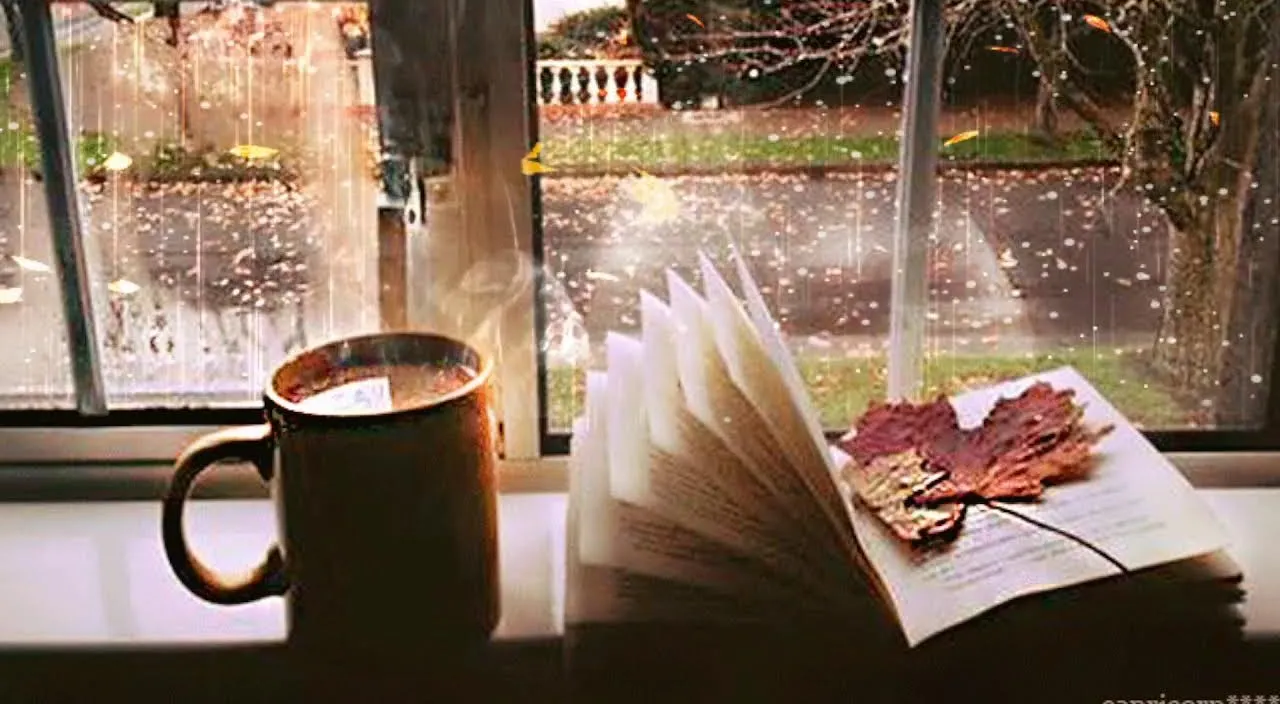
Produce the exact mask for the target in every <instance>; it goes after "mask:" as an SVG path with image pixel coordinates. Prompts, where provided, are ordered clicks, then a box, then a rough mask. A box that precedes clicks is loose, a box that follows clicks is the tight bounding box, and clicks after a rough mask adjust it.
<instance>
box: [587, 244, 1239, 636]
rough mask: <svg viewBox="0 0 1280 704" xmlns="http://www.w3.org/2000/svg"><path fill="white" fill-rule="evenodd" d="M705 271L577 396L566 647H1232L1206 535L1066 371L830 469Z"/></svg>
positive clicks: (738, 303)
mask: <svg viewBox="0 0 1280 704" xmlns="http://www.w3.org/2000/svg"><path fill="white" fill-rule="evenodd" d="M699 268H700V274H701V279H702V281H703V286H704V287H703V290H702V291H701V292H699V291H697V290H695V288H694V287H692V286H690V285H689V284H688V283H687V282H686V281H684V280H683V279H681V278H680V277H679V276H677V275H676V274H674V273H671V272H668V275H667V291H666V296H665V299H664V298H663V297H660V296H658V295H655V294H653V293H650V292H644V293H642V294H641V296H640V320H641V331H640V332H639V334H638V335H635V336H627V335H622V334H618V333H610V334H609V335H608V337H607V339H606V340H605V341H604V342H605V350H606V355H605V356H606V365H605V368H604V369H602V370H599V371H592V372H590V373H589V374H588V377H587V391H586V411H585V413H584V415H583V416H582V417H581V418H579V419H578V420H577V422H576V423H575V425H574V433H573V440H572V448H571V457H570V477H571V481H570V502H569V540H568V562H569V564H568V578H569V584H568V593H567V608H566V617H567V621H568V622H569V624H570V625H573V624H600V623H620V622H652V621H664V620H671V621H721V622H749V621H773V620H778V621H783V620H787V619H791V618H794V617H796V616H801V615H816V616H819V617H821V618H823V619H824V620H828V621H830V620H833V619H846V620H848V622H850V623H856V624H860V627H862V628H864V629H866V632H867V633H870V632H872V629H873V628H874V627H875V625H880V626H884V625H886V624H888V625H889V626H890V627H892V626H896V627H897V629H898V630H899V631H900V632H901V635H902V638H903V640H905V642H906V643H907V644H908V645H909V646H912V647H914V646H916V645H918V644H920V643H922V642H924V641H926V640H927V639H930V638H932V637H933V636H935V635H937V634H940V633H942V632H944V631H948V630H949V629H953V628H955V627H957V626H960V625H961V624H964V623H966V622H970V621H973V622H975V626H978V628H977V629H976V630H977V631H981V628H980V626H981V623H982V622H984V621H990V623H992V624H995V623H999V624H1002V626H1001V627H1006V626H1008V624H1015V623H1020V622H1022V623H1028V624H1036V623H1043V619H1045V618H1059V619H1061V620H1062V621H1061V624H1060V625H1058V626H1055V628H1059V627H1061V628H1069V627H1071V626H1072V625H1076V626H1080V627H1083V624H1086V623H1090V622H1091V620H1090V619H1095V620H1096V619H1105V618H1106V614H1109V613H1114V609H1116V608H1123V609H1124V613H1125V617H1126V618H1127V619H1130V620H1131V621H1132V622H1134V623H1140V622H1144V621H1149V622H1152V623H1155V622H1160V621H1162V620H1168V619H1169V618H1170V615H1171V614H1173V613H1176V618H1177V619H1178V620H1179V621H1180V622H1192V621H1197V620H1198V615H1203V619H1199V620H1201V621H1203V622H1206V623H1219V622H1222V623H1225V624H1230V625H1229V626H1228V628H1229V627H1234V626H1235V625H1236V622H1235V620H1234V618H1233V611H1232V609H1233V604H1234V603H1235V602H1236V601H1238V599H1239V596H1240V592H1239V589H1238V587H1236V586H1235V585H1236V584H1237V583H1238V581H1239V577H1240V575H1239V570H1238V568H1237V567H1236V566H1235V564H1234V563H1233V562H1232V561H1231V560H1230V558H1229V557H1228V555H1227V553H1226V552H1225V549H1226V547H1227V539H1226V536H1225V534H1224V531H1223V529H1222V527H1221V526H1220V525H1219V523H1218V521H1217V520H1216V519H1215V517H1214V516H1213V515H1212V513H1211V512H1210V510H1209V509H1208V507H1207V506H1206V504H1205V503H1204V502H1203V501H1202V500H1201V499H1200V498H1199V497H1198V496H1197V495H1196V493H1195V492H1194V491H1193V490H1192V489H1191V487H1190V485H1189V484H1188V483H1187V482H1186V480H1185V479H1184V478H1183V477H1182V475H1181V474H1179V473H1178V472H1177V471H1176V470H1175V469H1174V468H1173V467H1172V466H1171V465H1170V464H1169V463H1168V461H1167V460H1166V459H1165V458H1164V457H1163V456H1162V455H1161V454H1160V453H1159V452H1158V451H1156V449H1155V448H1154V447H1153V446H1152V445H1151V444H1150V443H1149V442H1148V441H1147V440H1146V439H1145V437H1144V436H1143V435H1142V434H1141V433H1140V432H1139V431H1138V430H1137V429H1135V428H1134V427H1133V426H1132V425H1131V424H1130V423H1128V422H1127V421H1126V420H1125V419H1124V417H1123V416H1121V414H1120V413H1119V412H1118V411H1117V410H1116V409H1115V408H1114V407H1113V406H1111V404H1109V403H1108V402H1107V401H1106V399H1104V398H1102V396H1101V395H1100V394H1099V393H1098V392H1097V391H1096V390H1095V389H1094V388H1093V387H1092V386H1091V385H1090V384H1089V383H1088V381H1087V380H1086V379H1084V377H1082V376H1081V375H1080V374H1079V373H1077V372H1076V371H1075V370H1073V369H1071V368H1061V369H1057V370H1054V371H1051V372H1046V373H1043V374H1038V375H1034V376H1031V377H1028V378H1025V379H1020V380H1017V381H1011V382H1007V383H1002V384H998V385H995V386H992V387H989V388H985V389H981V390H977V391H972V392H969V393H965V394H962V395H959V396H956V397H954V398H951V399H941V400H938V401H935V402H931V403H920V404H907V403H902V404H882V405H880V406H877V407H876V408H873V409H870V410H868V412H867V414H866V415H864V416H863V417H861V418H860V419H851V421H854V423H853V428H854V430H851V431H850V433H849V434H848V435H846V436H845V437H844V438H842V439H841V440H840V441H839V442H837V443H835V445H834V446H832V444H830V443H829V442H828V440H827V438H826V436H825V434H824V433H823V430H822V427H821V425H820V422H819V419H818V413H817V411H816V408H815V407H814V405H813V403H812V400H811V399H810V397H809V395H808V392H807V390H806V388H805V385H804V383H803V380H802V377H801V375H800V372H799V368H798V366H797V365H796V363H795V360H794V359H793V358H792V357H791V355H790V353H789V351H788V349H787V346H786V343H785V340H784V339H783V337H782V335H781V333H780V332H779V328H778V326H777V325H776V324H775V323H774V321H773V319H772V318H771V316H770V314H769V312H768V308H767V306H766V303H765V300H764V297H763V296H762V295H761V293H760V290H759V288H758V287H757V286H756V284H755V282H754V281H753V280H752V278H751V275H750V273H749V270H748V268H747V266H746V264H745V262H743V261H742V259H741V258H740V257H737V256H735V257H734V258H733V262H732V270H733V271H734V273H735V277H734V278H736V284H737V288H736V289H735V288H734V286H732V285H731V284H730V283H729V281H727V280H726V279H725V278H724V277H723V276H722V274H721V273H720V271H719V270H718V269H717V268H716V267H715V265H714V264H713V263H712V262H711V260H710V259H708V258H707V257H705V256H700V258H699ZM1036 595H1038V596H1036ZM987 612H994V613H992V614H990V615H989V616H984V617H983V618H978V617H980V616H983V615H984V614H987ZM1032 627H1035V626H1032Z"/></svg>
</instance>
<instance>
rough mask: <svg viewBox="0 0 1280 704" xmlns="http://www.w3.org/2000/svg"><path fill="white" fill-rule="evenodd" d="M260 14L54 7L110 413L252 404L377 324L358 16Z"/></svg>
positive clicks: (371, 149)
mask: <svg viewBox="0 0 1280 704" xmlns="http://www.w3.org/2000/svg"><path fill="white" fill-rule="evenodd" d="M263 4H267V5H269V6H268V7H260V6H259V5H258V4H255V3H182V4H181V5H179V4H178V3H176V2H172V3H170V2H158V3H117V4H115V5H113V7H114V8H115V9H116V10H117V11H119V12H120V13H121V16H118V17H115V18H104V17H102V16H101V14H100V13H95V12H94V10H93V9H92V8H91V7H90V6H89V5H87V4H85V3H59V4H57V5H55V6H54V12H55V16H56V17H57V27H58V40H59V51H60V55H61V59H62V72H63V79H64V82H65V94H66V96H67V103H68V111H69V113H70V120H71V123H72V124H71V128H72V133H73V135H74V139H75V140H76V147H77V155H78V162H79V163H78V169H79V173H78V176H79V179H80V183H81V186H82V193H83V203H84V207H85V213H86V220H87V223H88V233H89V237H90V240H91V245H92V246H91V249H92V250H93V251H92V256H94V257H95V261H94V262H93V267H92V270H93V274H94V278H95V284H96V290H95V294H96V296H97V301H96V302H97V305H98V308H99V312H100V316H99V317H100V321H99V337H100V340H101V344H102V348H103V351H104V376H105V379H106V383H107V392H108V396H109V400H110V402H111V403H112V406H113V407H115V408H121V407H131V406H169V405H173V406H191V405H208V404H219V403H244V402H253V401H256V400H257V399H258V398H259V395H260V393H261V389H262V387H263V384H264V382H265V375H266V374H267V373H269V372H270V370H271V369H272V367H273V366H274V365H275V364H276V363H278V362H279V361H280V360H281V359H282V358H283V357H284V356H285V355H287V354H288V353H290V352H292V351H295V350H297V349H300V348H301V347H303V346H309V345H313V344H317V343H320V342H323V341H325V340H326V339H329V338H332V337H335V336H340V335H344V334H351V333H355V332H362V331H368V330H372V329H376V328H377V326H378V316H377V290H376V273H377V259H376V255H377V238H376V193H377V190H378V182H377V179H376V174H375V170H374V168H373V164H374V161H375V159H376V144H377V136H376V134H375V132H374V121H373V119H372V117H373V111H372V105H373V100H372V94H373V86H372V64H371V58H370V56H369V52H368V51H367V50H366V49H365V47H364V46H363V45H362V44H360V43H359V42H357V41H355V39H359V37H360V35H361V34H362V33H363V32H364V30H363V27H365V26H367V22H366V21H365V14H364V6H363V5H360V4H347V3H312V2H279V3H270V4H268V3H263ZM365 36H367V33H365Z"/></svg>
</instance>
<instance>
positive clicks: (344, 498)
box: [162, 333, 499, 652]
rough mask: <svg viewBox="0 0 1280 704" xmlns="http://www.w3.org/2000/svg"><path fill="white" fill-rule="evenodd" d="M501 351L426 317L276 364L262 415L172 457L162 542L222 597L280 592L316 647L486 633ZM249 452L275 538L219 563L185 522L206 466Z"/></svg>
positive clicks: (491, 597) (492, 580)
mask: <svg viewBox="0 0 1280 704" xmlns="http://www.w3.org/2000/svg"><path fill="white" fill-rule="evenodd" d="M491 371H492V369H491V365H490V363H489V361H488V360H487V359H482V358H481V356H480V355H479V354H478V353H477V352H476V351H475V350H473V349H472V348H470V347H468V346H467V345H465V344H463V343H461V342H458V341H455V340H451V339H449V338H446V337H441V336H438V335H431V334H420V333H387V334H377V335H370V336H366V337H358V338H353V339H347V340H340V341H337V342H333V343H330V344H327V345H324V346H321V347H318V348H315V349H311V350H308V351H305V352H302V353H300V354H298V355H296V356H294V357H292V358H290V359H289V360H287V361H286V362H284V363H283V364H282V365H280V367H278V368H277V369H276V370H275V372H274V373H273V374H272V376H271V380H270V383H269V385H268V387H267V390H266V393H265V399H264V403H265V406H266V418H267V422H266V423H264V424H262V425H257V426H250V427H243V428H233V429H230V430H223V431H220V432H216V433H213V434H211V435H208V436H205V437H204V438H202V439H200V440H198V441H196V442H195V443H194V444H192V445H191V446H190V447H189V448H187V449H186V451H185V452H184V453H183V454H182V456H181V457H180V458H179V459H178V461H177V463H176V465H175V471H174V476H173V481H172V483H171V484H170V486H169V489H168V493H167V495H166V496H165V499H164V512H163V520H162V523H163V526H162V527H163V536H164V547H165V553H166V555H167V556H168V559H169V564H170V565H171V566H172V568H173V570H174V573H175V574H176V575H177V577H178V579H179V580H180V581H181V582H182V583H183V584H184V585H185V586H186V587H187V588H188V589H190V590H191V591H192V592H193V593H195V594H196V595H197V596H199V597H200V598H202V599H204V600H206V601H210V602H213V603H215V604H242V603H246V602H250V601H255V600H257V599H262V598H264V597H268V596H275V595H282V596H285V599H286V602H287V609H286V610H287V616H288V622H289V639H290V641H291V643H297V644H300V645H302V646H303V647H306V648H316V649H319V650H321V651H329V652H347V651H354V650H361V649H365V648H371V649H376V650H380V651H383V652H405V651H406V649H412V647H413V646H414V645H423V644H431V643H435V644H448V643H453V642H464V641H465V642H482V641H483V640H485V639H487V638H488V637H489V635H490V634H491V633H492V631H493V629H494V627H495V626H496V625H497V621H498V616H499V589H498V540H497V515H496V514H497V511H496V503H497V498H496V495H495V481H496V478H495V475H494V472H495V466H494V465H495V462H496V431H497V427H496V422H495V418H494V416H493V413H492V410H491V406H490V394H491V387H490V377H491ZM224 460H242V461H248V462H252V463H253V464H254V465H255V466H256V467H257V469H258V472H259V473H260V474H261V475H262V478H263V480H265V481H266V482H267V483H268V484H269V486H270V489H271V494H272V498H273V501H274V505H275V511H276V515H277V522H278V526H279V540H278V543H277V545H276V546H275V547H272V548H271V549H270V550H269V551H268V553H267V556H266V559H265V560H264V561H263V562H262V564H261V565H259V566H258V567H257V568H256V569H255V570H253V572H252V573H251V574H249V575H248V576H247V577H244V578H242V579H238V580H233V579H228V578H227V577H224V576H221V575H218V574H216V573H214V572H213V571H212V570H210V569H209V568H208V567H206V566H205V565H204V564H202V563H201V561H200V560H199V559H198V558H197V557H196V556H195V555H194V554H192V552H191V550H190V549H189V548H188V546H187V540H186V536H185V535H184V532H183V526H182V511H183V506H184V503H185V500H186V497H187V495H188V493H189V491H190V488H191V485H192V483H193V482H194V481H195V479H196V477H197V476H198V475H199V474H200V473H201V472H202V471H204V470H205V469H207V468H209V467H210V466H212V465H213V464H215V463H217V462H219V461H224Z"/></svg>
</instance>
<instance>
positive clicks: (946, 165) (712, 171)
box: [541, 159, 1121, 180]
mask: <svg viewBox="0 0 1280 704" xmlns="http://www.w3.org/2000/svg"><path fill="white" fill-rule="evenodd" d="M1120 165H1121V164H1120V160H1119V159H1079V160H1075V161H1062V160H1060V161H1049V160H1045V161H1034V160H1033V161H953V162H940V163H939V164H938V173H939V174H947V173H952V172H956V171H965V172H972V171H978V172H984V173H985V172H1004V171H1056V170H1067V169H1100V168H1102V169H1105V168H1114V167H1119V166H1120ZM548 166H549V167H551V168H552V169H554V170H553V171H550V172H548V173H544V174H542V176H541V177H542V178H543V179H553V180H554V179H558V178H607V177H610V176H628V175H633V174H634V173H635V172H636V170H637V169H639V168H640V167H639V166H626V167H615V168H589V169H576V168H573V169H557V168H556V166H555V164H548ZM897 170H898V164H897V163H892V162H884V161H876V162H866V163H862V164H859V163H856V162H855V163H842V164H823V165H815V166H798V165H779V166H769V165H765V164H758V165H751V166H743V167H733V166H725V167H720V168H716V167H702V166H680V167H670V166H649V167H645V169H644V171H645V173H647V174H651V175H653V176H658V177H663V178H679V177H697V176H763V175H765V174H769V175H777V176H808V177H809V178H811V179H815V180H816V179H822V178H825V177H826V176H827V175H828V174H876V175H879V174H887V173H893V172H896V171H897Z"/></svg>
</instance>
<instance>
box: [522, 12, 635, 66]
mask: <svg viewBox="0 0 1280 704" xmlns="http://www.w3.org/2000/svg"><path fill="white" fill-rule="evenodd" d="M629 25H630V18H629V17H628V15H627V11H626V10H625V9H623V8H621V7H597V8H593V9H590V10H582V11H580V12H571V13H569V14H567V15H565V16H564V17H561V18H560V19H558V20H556V21H555V22H553V23H552V24H551V26H550V28H548V30H547V31H546V32H544V33H543V34H542V35H541V36H539V37H538V56H539V58H557V59H559V58H575V57H598V56H605V55H612V54H616V53H618V52H619V51H620V50H622V48H623V45H624V44H625V42H626V38H627V35H628V34H629V33H630V30H629Z"/></svg>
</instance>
